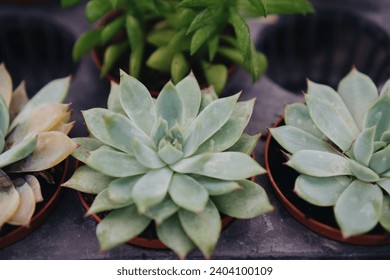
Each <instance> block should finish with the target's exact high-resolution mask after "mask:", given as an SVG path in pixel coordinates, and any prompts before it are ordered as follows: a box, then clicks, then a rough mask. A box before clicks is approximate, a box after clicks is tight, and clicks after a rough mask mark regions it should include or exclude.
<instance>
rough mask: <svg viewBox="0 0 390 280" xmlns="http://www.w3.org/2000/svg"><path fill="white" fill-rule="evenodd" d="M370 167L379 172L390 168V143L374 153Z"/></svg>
mask: <svg viewBox="0 0 390 280" xmlns="http://www.w3.org/2000/svg"><path fill="white" fill-rule="evenodd" d="M370 168H371V169H372V170H374V171H375V172H376V173H378V174H381V173H383V172H386V171H388V170H390V145H389V146H387V147H386V148H384V149H383V150H380V151H378V152H376V153H374V154H373V155H372V157H371V160H370Z"/></svg>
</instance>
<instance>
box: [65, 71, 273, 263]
mask: <svg viewBox="0 0 390 280" xmlns="http://www.w3.org/2000/svg"><path fill="white" fill-rule="evenodd" d="M239 95H240V94H237V95H234V96H231V97H227V98H223V99H217V97H216V95H215V92H214V91H213V89H212V88H208V89H205V90H204V91H201V90H200V88H199V85H198V83H197V81H196V79H195V78H194V76H193V75H189V76H187V77H186V78H184V79H183V80H182V81H180V82H179V83H177V85H176V86H174V85H173V84H172V83H171V82H169V83H167V84H166V85H165V87H164V88H163V89H162V91H161V92H160V94H159V96H158V98H157V99H153V98H152V97H151V96H150V94H149V92H148V90H147V89H146V87H145V86H144V85H143V84H141V83H140V82H139V81H138V80H136V79H135V78H133V77H131V76H129V75H127V74H125V73H124V72H122V73H121V81H120V85H119V86H118V85H116V84H112V85H111V93H110V96H109V99H108V109H102V108H95V109H91V110H88V111H84V112H83V115H84V118H85V121H86V124H87V127H88V129H89V131H90V133H91V136H92V137H91V138H75V139H73V140H74V141H75V142H77V143H78V144H79V145H80V147H79V148H78V149H76V151H75V152H74V153H73V156H74V157H75V158H77V159H78V160H80V161H82V162H83V163H85V165H84V166H81V167H80V168H78V169H77V170H76V171H75V173H74V175H73V176H72V178H71V179H70V180H69V181H68V182H66V183H65V184H64V185H65V186H67V187H71V188H73V189H76V190H79V191H82V192H85V193H91V194H97V196H96V198H95V200H94V202H93V203H92V205H91V208H90V209H89V211H88V214H93V213H99V212H103V211H110V213H109V214H108V215H107V216H106V217H105V218H104V219H103V220H102V221H101V222H100V223H99V225H98V226H97V230H96V232H97V237H98V239H99V243H100V245H101V249H103V250H108V249H111V248H113V247H116V246H118V245H120V244H123V243H125V242H126V241H128V240H130V239H132V238H134V237H136V236H137V235H139V234H140V233H142V232H143V231H144V230H145V229H146V227H147V226H148V225H149V224H150V223H151V222H152V221H154V222H155V224H156V231H157V235H158V237H159V239H160V240H161V241H162V242H163V243H164V244H165V245H167V246H168V247H169V248H171V249H172V250H173V251H175V252H176V253H177V254H178V255H179V256H180V257H181V258H184V257H185V256H186V254H187V253H188V252H189V251H191V250H192V249H193V248H194V247H198V248H199V249H200V250H201V251H202V253H203V254H204V255H205V257H210V255H211V253H212V251H213V249H214V247H215V245H216V243H217V241H218V238H219V235H220V232H221V218H220V213H223V214H226V215H229V216H232V217H237V218H244V219H245V218H253V217H255V216H258V215H260V214H263V213H265V212H268V211H270V210H272V206H271V205H270V203H269V200H268V197H267V195H266V193H265V191H264V189H263V188H262V187H260V186H259V185H257V184H256V183H254V182H252V181H250V180H248V178H250V177H252V176H255V175H258V174H262V173H264V172H265V170H264V169H263V168H262V167H261V166H260V165H259V164H258V163H257V162H256V161H255V160H254V159H253V158H252V157H251V156H250V154H251V153H252V151H253V149H254V147H255V145H256V143H257V141H258V137H259V135H255V136H249V135H247V134H245V133H243V131H244V129H245V127H246V126H247V124H248V122H249V119H250V116H251V114H252V111H253V106H254V100H249V101H244V102H237V100H238V97H239Z"/></svg>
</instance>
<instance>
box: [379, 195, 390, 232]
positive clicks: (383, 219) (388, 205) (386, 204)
mask: <svg viewBox="0 0 390 280" xmlns="http://www.w3.org/2000/svg"><path fill="white" fill-rule="evenodd" d="M379 223H380V224H381V226H382V227H384V228H385V229H386V230H387V231H389V232H390V197H389V196H388V195H385V196H383V204H382V213H381V216H380V218H379Z"/></svg>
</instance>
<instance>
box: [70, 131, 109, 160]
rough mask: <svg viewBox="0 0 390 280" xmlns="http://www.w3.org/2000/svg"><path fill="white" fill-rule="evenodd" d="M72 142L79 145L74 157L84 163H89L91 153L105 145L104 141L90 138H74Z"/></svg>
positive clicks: (73, 154)
mask: <svg viewBox="0 0 390 280" xmlns="http://www.w3.org/2000/svg"><path fill="white" fill-rule="evenodd" d="M72 141H73V142H75V143H76V144H77V145H78V147H77V148H76V149H75V150H74V151H73V153H72V157H74V158H75V159H77V160H79V161H81V162H84V163H85V162H86V161H87V158H88V157H89V155H90V153H91V152H93V151H95V150H97V149H98V148H100V147H101V146H103V145H104V143H103V142H102V141H100V140H98V139H95V138H90V137H77V138H72Z"/></svg>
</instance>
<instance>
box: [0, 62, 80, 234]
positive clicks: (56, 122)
mask: <svg viewBox="0 0 390 280" xmlns="http://www.w3.org/2000/svg"><path fill="white" fill-rule="evenodd" d="M68 88H69V78H64V79H59V80H55V81H52V82H50V83H49V84H47V85H46V86H45V87H43V88H42V89H41V90H40V91H39V92H38V93H37V94H36V95H35V96H34V97H33V98H31V99H30V100H29V98H28V96H27V94H26V89H25V84H24V82H22V83H21V84H20V86H18V87H17V88H16V89H15V90H14V91H13V90H12V80H11V77H10V75H9V73H8V72H7V70H6V69H5V67H4V64H0V227H1V226H2V225H4V223H8V224H11V225H22V226H28V225H29V223H30V220H31V217H32V215H33V214H34V210H35V205H36V203H37V202H40V201H42V200H43V197H42V192H41V186H40V183H39V181H38V179H37V177H36V176H38V173H37V172H41V171H45V170H48V169H50V168H52V167H53V166H55V165H57V164H58V163H60V162H61V161H63V160H64V159H65V158H66V157H67V156H69V155H70V154H71V153H72V152H73V150H74V149H75V148H76V147H77V145H76V144H75V143H74V142H73V141H72V140H71V139H70V138H69V137H68V136H67V134H68V132H69V131H70V130H71V128H72V127H73V123H69V119H70V114H71V113H70V111H69V104H62V103H61V102H62V101H63V100H64V99H65V97H66V95H67V92H68Z"/></svg>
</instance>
